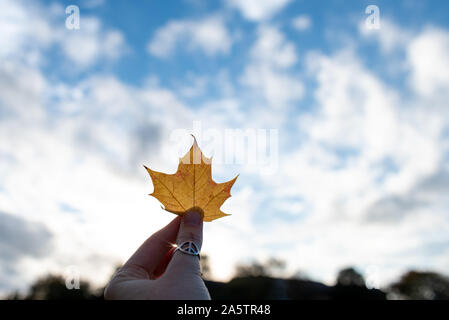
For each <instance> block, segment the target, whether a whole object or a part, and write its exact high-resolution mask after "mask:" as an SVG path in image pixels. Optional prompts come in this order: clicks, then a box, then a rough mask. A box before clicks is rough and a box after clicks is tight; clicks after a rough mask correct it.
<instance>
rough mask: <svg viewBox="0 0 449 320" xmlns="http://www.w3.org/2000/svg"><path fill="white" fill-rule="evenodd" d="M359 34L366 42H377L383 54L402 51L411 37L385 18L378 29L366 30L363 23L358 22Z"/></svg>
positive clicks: (407, 32) (406, 31)
mask: <svg viewBox="0 0 449 320" xmlns="http://www.w3.org/2000/svg"><path fill="white" fill-rule="evenodd" d="M359 33H360V34H361V35H362V36H363V37H364V38H365V39H367V40H370V39H374V40H375V41H377V42H379V44H380V48H381V50H382V52H383V53H385V54H389V53H392V52H394V51H396V50H401V49H404V47H406V46H407V44H408V43H409V42H410V40H411V37H412V34H411V32H409V31H408V30H405V29H403V28H401V27H399V26H398V25H397V24H395V23H394V22H393V21H391V20H389V19H387V18H382V20H381V27H380V29H368V28H367V27H366V25H365V21H362V22H360V24H359Z"/></svg>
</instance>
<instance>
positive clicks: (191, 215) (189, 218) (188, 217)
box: [184, 210, 203, 226]
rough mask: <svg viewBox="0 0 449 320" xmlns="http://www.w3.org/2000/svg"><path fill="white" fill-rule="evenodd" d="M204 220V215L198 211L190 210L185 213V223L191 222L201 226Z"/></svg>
mask: <svg viewBox="0 0 449 320" xmlns="http://www.w3.org/2000/svg"><path fill="white" fill-rule="evenodd" d="M202 221H203V217H202V216H201V214H199V213H198V212H196V211H193V210H192V211H188V212H186V214H185V215H184V223H186V224H190V225H192V226H199V225H200V224H201V222H202Z"/></svg>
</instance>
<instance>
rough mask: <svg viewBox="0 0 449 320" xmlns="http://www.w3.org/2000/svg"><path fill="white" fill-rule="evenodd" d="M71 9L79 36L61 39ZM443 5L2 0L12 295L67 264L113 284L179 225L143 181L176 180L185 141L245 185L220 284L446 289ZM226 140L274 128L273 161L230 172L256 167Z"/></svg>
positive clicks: (221, 247)
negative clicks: (418, 279)
mask: <svg viewBox="0 0 449 320" xmlns="http://www.w3.org/2000/svg"><path fill="white" fill-rule="evenodd" d="M73 4H74V5H77V6H78V7H79V9H80V29H79V30H68V29H67V28H66V27H65V20H66V18H67V14H66V13H65V8H66V7H67V6H69V5H73ZM368 5H377V6H378V7H379V10H380V29H375V30H369V29H368V28H367V26H366V24H365V20H366V18H367V16H368V15H367V14H366V13H365V8H366V7H367V6H368ZM448 7H449V4H448V3H447V1H436V0H434V1H427V2H423V1H411V0H403V1H400V0H395V1H330V0H329V1H322V2H320V3H319V4H318V2H316V1H290V0H263V1H251V0H247V1H242V0H229V1H224V0H223V1H213V2H212V1H201V0H182V1H173V2H170V3H169V2H167V1H134V2H133V4H132V5H131V4H130V2H129V1H119V0H116V1H108V0H105V1H101V0H86V1H44V0H42V1H12V0H11V1H9V0H8V1H2V3H1V4H0V59H1V60H0V61H1V64H0V122H1V125H0V138H1V139H0V141H1V143H0V230H2V232H1V235H0V237H1V238H2V241H1V243H2V244H1V245H0V262H1V263H0V290H1V291H7V290H10V289H13V288H18V289H23V288H25V287H26V285H27V284H29V283H30V281H32V280H34V279H35V278H36V277H37V276H39V275H43V274H46V273H48V272H58V273H64V272H66V271H67V270H69V269H70V268H71V267H75V269H76V270H78V271H79V273H80V274H81V276H82V277H84V278H86V279H89V280H92V281H94V282H96V283H97V284H101V283H102V282H104V281H105V280H107V279H108V277H109V275H110V273H111V272H112V270H113V269H114V267H115V265H116V264H118V263H121V262H123V261H124V260H125V259H126V258H127V257H128V256H129V255H130V254H131V253H132V252H133V250H135V248H136V247H137V246H138V245H139V244H140V243H141V242H142V241H143V240H144V239H146V237H148V235H150V234H151V233H152V232H154V231H155V230H157V229H159V228H160V227H162V226H163V225H164V224H166V223H167V222H168V221H170V220H171V219H172V218H173V217H172V216H171V215H170V214H167V213H165V212H164V211H163V210H161V208H160V204H159V203H158V201H157V200H156V199H153V198H151V197H148V196H147V194H148V193H150V192H151V190H152V186H151V182H150V180H149V177H148V176H147V174H146V172H145V170H143V167H142V165H143V164H145V165H147V166H149V167H151V168H152V169H155V170H158V171H164V172H173V171H174V170H175V169H176V164H177V161H178V159H177V157H178V156H180V155H182V153H183V152H185V151H186V150H187V149H188V148H189V147H190V144H191V142H192V141H191V137H190V135H189V134H190V133H194V134H195V135H196V137H197V139H198V142H199V144H200V147H202V148H203V149H204V151H205V152H206V153H207V154H208V155H209V154H214V164H213V168H214V169H213V170H214V171H213V175H214V178H215V180H217V181H226V180H229V179H231V178H233V177H234V176H235V175H236V174H239V173H240V177H239V179H238V181H237V183H236V185H235V187H234V189H233V197H232V198H230V199H229V200H227V201H226V203H225V204H224V206H223V210H224V211H225V212H228V213H232V216H230V217H227V218H224V219H220V220H217V221H215V222H213V223H210V224H206V226H205V243H204V248H203V252H205V253H207V254H209V255H210V257H211V264H212V271H213V276H214V278H215V279H217V280H227V279H229V278H230V277H231V276H232V272H233V270H234V269H233V267H234V265H235V263H238V262H249V261H251V260H253V259H258V260H262V261H263V260H264V259H267V258H269V257H277V258H281V259H284V260H286V261H287V264H288V268H287V271H286V272H287V274H294V273H295V272H297V271H298V270H300V271H302V272H305V273H306V274H308V275H309V276H310V277H312V278H314V279H317V280H320V281H325V282H326V283H332V281H333V280H334V278H335V275H336V273H337V271H338V270H339V269H341V268H343V267H346V266H348V265H354V266H356V267H358V268H359V270H360V271H361V272H362V273H364V274H365V276H366V277H368V278H369V279H370V282H371V283H373V284H374V285H375V286H384V285H386V284H388V283H389V282H390V281H391V280H392V279H395V278H397V277H398V276H399V275H400V274H401V273H402V272H404V271H406V270H408V269H410V268H417V269H431V270H436V271H439V272H445V270H447V269H448V268H449V259H448V257H449V252H448V250H449V246H448V244H449V237H448V236H447V235H448V234H449V232H448V231H449V218H448V216H447V212H448V209H449V202H448V197H447V194H448V192H449V190H448V185H449V170H448V169H449V168H448V154H449V153H448V150H449V139H448V138H449V136H448V134H447V133H448V125H449V113H448V106H447V101H449V25H448V24H449V20H448V14H447V12H449V10H448V9H449V8H448ZM199 127H201V131H198V128H199ZM195 128H196V129H195ZM248 129H249V131H245V130H248ZM226 130H234V131H232V132H234V133H236V132H237V133H238V132H240V134H241V133H242V132H243V133H244V132H257V130H259V132H262V133H265V134H267V135H268V134H269V132H270V130H274V132H276V136H273V137H274V138H273V139H274V140H273V143H274V144H271V143H270V146H271V147H272V148H271V149H269V150H268V149H267V150H265V149H264V148H261V147H257V148H259V149H260V148H261V149H262V150H259V149H257V150H258V151H261V152H262V153H263V152H264V151H267V152H266V153H265V156H270V155H271V156H273V157H272V158H266V157H265V158H264V157H261V158H259V157H258V158H257V161H256V163H252V162H251V161H250V160H249V159H248V158H245V159H244V161H243V163H237V162H236V161H234V160H232V161H223V158H220V154H221V155H223V154H225V155H230V156H231V157H238V156H239V155H242V150H240V151H239V150H238V149H237V148H236V147H235V145H231V146H230V145H226V142H229V141H228V140H226V139H227V138H226V132H227V131H226ZM238 130H241V131H238ZM214 135H215V137H219V139H215V140H214V138H213V136H214ZM259 139H260V138H259V136H258V137H257V141H258V142H257V143H259V142H260V141H261V140H259ZM253 146H254V144H252V142H248V144H247V147H248V150H252V149H251V147H253ZM275 146H277V148H276V147H275ZM245 152H246V151H245ZM245 152H243V154H244V153H245ZM270 152H271V153H270ZM233 159H234V158H233ZM267 165H268V167H267ZM267 169H270V170H267ZM3 231H4V232H3ZM70 270H73V268H72V269H70ZM373 270H375V271H373ZM99 274H100V275H99Z"/></svg>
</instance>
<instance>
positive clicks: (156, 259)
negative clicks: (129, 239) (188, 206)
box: [122, 216, 181, 277]
mask: <svg viewBox="0 0 449 320" xmlns="http://www.w3.org/2000/svg"><path fill="white" fill-rule="evenodd" d="M180 223H181V217H179V216H178V217H176V218H175V219H173V220H172V221H171V222H170V223H169V224H168V225H166V226H165V227H164V228H162V229H161V230H159V231H157V232H156V233H154V234H153V235H151V236H150V237H149V238H148V239H147V240H146V241H145V242H144V243H143V244H142V245H141V246H140V247H139V249H137V251H136V252H135V253H134V254H133V255H132V256H131V258H129V259H128V261H127V262H126V263H125V264H124V266H123V268H122V270H123V269H126V268H129V267H131V268H136V267H137V268H139V269H143V270H145V271H146V273H147V274H148V276H149V277H151V275H152V274H153V272H154V270H155V269H156V267H157V266H158V265H159V264H160V262H161V261H162V259H163V258H164V256H165V255H166V254H167V252H168V251H169V250H170V249H171V248H173V244H174V243H175V242H176V237H177V235H178V230H179V226H180Z"/></svg>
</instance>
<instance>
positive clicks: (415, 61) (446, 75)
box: [407, 28, 449, 97]
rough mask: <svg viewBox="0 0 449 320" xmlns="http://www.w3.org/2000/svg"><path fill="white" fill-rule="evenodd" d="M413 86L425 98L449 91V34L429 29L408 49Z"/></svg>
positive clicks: (414, 40) (416, 38)
mask: <svg viewBox="0 0 449 320" xmlns="http://www.w3.org/2000/svg"><path fill="white" fill-rule="evenodd" d="M407 57H408V62H409V64H410V67H411V86H412V88H413V89H414V90H415V91H416V92H418V93H420V94H422V95H425V96H428V97H429V96H435V95H439V94H441V93H447V91H448V90H449V32H447V31H444V30H441V29H435V28H429V29H426V30H425V31H424V32H422V33H421V34H420V35H418V36H417V37H415V38H413V41H411V43H410V44H409V46H408V47H407Z"/></svg>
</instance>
